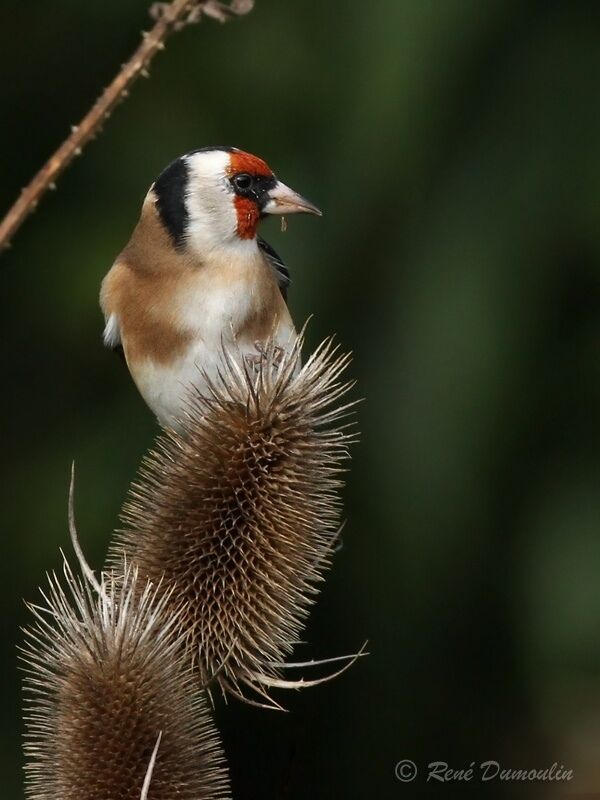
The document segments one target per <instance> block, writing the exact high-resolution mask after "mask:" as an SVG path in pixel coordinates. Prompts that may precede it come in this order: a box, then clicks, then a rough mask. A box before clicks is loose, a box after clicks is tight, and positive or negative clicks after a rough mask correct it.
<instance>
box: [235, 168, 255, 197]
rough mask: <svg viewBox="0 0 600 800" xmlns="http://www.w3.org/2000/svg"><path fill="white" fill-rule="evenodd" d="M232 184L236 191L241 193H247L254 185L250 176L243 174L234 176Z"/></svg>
mask: <svg viewBox="0 0 600 800" xmlns="http://www.w3.org/2000/svg"><path fill="white" fill-rule="evenodd" d="M233 183H234V185H235V188H236V189H239V190H240V191H241V192H247V191H248V190H249V189H251V188H252V185H253V184H254V178H253V177H252V175H248V174H247V173H245V172H243V173H241V174H240V175H236V176H235V178H234V179H233Z"/></svg>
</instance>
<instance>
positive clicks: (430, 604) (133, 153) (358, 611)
mask: <svg viewBox="0 0 600 800" xmlns="http://www.w3.org/2000/svg"><path fill="white" fill-rule="evenodd" d="M147 6H148V2H147V0H88V1H87V2H86V3H81V2H78V1H76V0H62V1H61V2H60V3H57V2H56V1H55V0H35V1H34V0H4V1H3V3H2V21H3V24H2V34H1V36H2V47H1V48H0V70H1V74H2V76H3V81H2V89H1V92H2V117H3V119H2V125H1V126H0V144H1V146H2V153H3V154H4V157H3V159H2V181H1V182H0V200H1V201H2V206H8V205H9V203H10V202H11V201H12V199H13V198H14V196H15V195H16V194H17V193H18V191H19V188H20V187H21V186H22V185H24V183H25V182H26V181H27V180H28V179H29V178H30V177H31V175H32V173H33V172H34V171H35V169H37V168H38V167H39V166H40V165H41V163H42V162H43V160H45V158H46V157H47V156H48V155H49V154H50V152H51V151H52V150H53V149H54V147H55V146H56V145H57V144H58V143H59V142H60V141H61V140H62V138H64V136H65V135H66V133H67V131H68V128H69V125H70V124H72V123H75V122H77V121H78V120H79V118H80V117H81V116H82V114H83V113H84V112H85V111H86V110H87V108H88V107H89V105H90V103H91V102H92V101H93V100H94V98H95V96H96V95H97V94H98V92H99V90H100V88H101V87H102V86H103V85H105V84H106V83H107V82H108V81H109V80H110V79H111V78H112V76H113V74H114V72H115V70H116V68H117V67H118V65H119V64H120V63H122V62H123V61H124V60H125V58H126V57H127V56H128V55H129V53H130V51H131V50H132V49H133V47H134V46H135V45H136V43H137V41H138V37H139V32H140V29H141V28H142V27H147V26H148V23H147ZM599 35H600V7H599V6H598V4H597V3H593V2H579V0H563V2H552V0H545V2H541V0H530V2H526V3H524V2H516V0H513V1H511V0H484V2H481V0H378V2H376V3H372V4H367V3H358V2H353V0H341V1H340V0H338V2H335V3H324V2H323V0H303V2H302V3H298V2H294V3H293V2H283V0H258V1H257V8H256V10H255V12H253V14H252V15H251V16H249V17H247V18H245V19H243V20H241V21H239V22H237V23H235V24H230V25H227V26H226V27H220V26H218V25H216V24H210V23H205V24H203V25H202V26H201V27H200V28H193V29H189V30H186V31H185V32H183V33H181V34H178V35H177V37H176V38H174V39H173V40H172V41H171V43H170V45H169V46H168V47H167V50H166V52H165V53H164V54H163V55H162V56H161V57H160V58H159V59H158V60H157V62H156V64H155V66H154V68H153V70H152V77H151V79H150V80H149V81H143V82H142V83H140V84H138V85H137V86H136V88H135V89H134V91H133V92H132V96H131V98H130V99H129V100H128V101H127V103H126V104H124V105H123V106H122V107H120V108H119V109H118V111H117V112H116V114H115V116H114V117H113V119H112V120H111V121H110V123H109V124H108V125H107V127H106V130H105V131H104V133H103V134H102V136H100V137H99V139H98V140H97V141H96V142H95V143H94V144H93V145H92V146H90V148H89V149H88V150H87V151H86V153H85V155H84V157H83V158H82V159H80V160H79V161H77V163H75V164H74V165H73V166H72V168H71V169H70V170H69V171H68V173H67V174H66V175H65V176H64V178H63V179H62V180H61V182H60V185H59V190H58V191H57V192H56V193H55V194H53V195H51V196H50V197H48V198H46V199H45V200H44V202H43V203H42V204H41V206H40V208H39V210H38V212H37V214H36V215H35V216H34V217H32V218H31V219H30V220H29V221H28V222H27V223H26V225H25V227H24V228H23V229H22V230H21V232H20V233H19V235H18V236H17V238H16V239H15V242H14V245H13V248H12V250H11V251H10V252H9V253H8V254H7V255H5V256H3V257H2V260H1V264H0V269H1V279H2V299H3V313H2V323H1V324H2V342H3V346H2V352H1V358H2V375H3V385H4V387H5V388H4V391H3V392H2V410H3V418H4V421H5V422H4V432H3V442H4V445H3V447H4V450H3V453H4V455H3V460H2V461H3V463H2V466H3V480H2V484H1V486H2V522H3V530H4V536H3V543H4V552H3V557H2V581H1V584H0V587H1V588H0V592H1V599H2V609H3V614H2V617H1V624H2V635H1V652H0V670H1V677H2V683H1V689H0V691H1V692H2V695H1V700H2V702H1V703H0V714H1V718H0V740H1V751H0V773H1V774H2V797H3V798H4V800H13V798H15V800H16V798H20V797H22V796H23V795H22V789H21V773H20V758H21V757H20V741H19V739H20V730H21V723H20V693H19V688H18V687H19V677H18V673H17V669H16V654H15V646H16V644H17V642H18V641H19V639H20V633H19V630H18V626H19V625H20V624H22V623H23V621H24V620H25V619H26V618H27V615H26V612H25V610H24V607H23V604H22V600H21V598H23V597H25V598H28V599H35V597H36V586H37V585H38V584H39V583H40V582H42V580H43V573H44V571H45V570H47V569H52V568H57V567H59V565H60V558H59V554H58V548H59V547H67V531H66V496H67V486H68V478H69V465H70V462H71V459H73V458H75V459H76V461H77V467H78V480H77V512H78V522H79V527H80V532H81V537H82V540H83V543H84V545H85V548H86V550H87V551H88V553H89V555H90V559H91V561H92V563H93V564H95V565H97V566H98V565H100V564H101V563H102V559H103V555H104V553H105V550H106V546H107V541H108V538H109V535H110V531H111V529H112V528H113V527H114V526H115V525H116V524H117V514H118V509H119V506H120V503H121V501H122V498H123V496H124V493H125V491H126V489H127V485H128V482H129V481H130V480H131V478H132V477H133V475H134V472H135V469H136V466H137V464H138V462H139V460H140V457H141V455H142V454H143V452H144V451H145V449H146V448H147V447H148V446H149V444H150V443H151V441H152V438H153V435H154V433H155V424H154V422H153V420H152V418H151V415H150V413H149V412H148V411H147V410H146V408H145V407H144V405H143V404H142V402H141V400H140V398H139V397H138V396H137V394H136V392H135V390H134V387H133V384H132V383H131V381H130V379H129V377H128V375H127V373H126V371H125V370H124V368H123V366H122V364H121V363H120V362H119V360H118V359H115V358H114V357H113V356H112V355H111V354H110V353H108V352H106V351H105V350H104V349H103V348H102V346H101V341H100V334H101V328H102V321H101V315H100V312H99V309H98V305H97V293H98V287H99V283H100V280H101V278H102V276H103V275H104V273H105V272H106V270H107V269H108V267H109V266H110V264H111V262H112V260H113V258H114V256H115V254H116V253H117V252H118V251H119V249H120V248H121V246H122V245H123V244H124V243H125V241H126V240H127V238H128V235H129V232H130V230H131V228H132V226H133V224H134V222H135V220H136V217H137V214H138V211H139V207H140V203H141V200H142V198H143V195H144V193H145V191H146V189H147V187H148V185H149V184H150V182H151V181H152V180H153V178H154V177H155V176H156V175H157V174H158V172H159V171H160V169H161V168H162V167H163V166H164V165H165V164H167V163H168V162H169V161H170V160H171V159H172V158H173V157H175V156H176V155H178V154H180V153H183V152H185V151H187V150H189V149H192V148H194V147H198V146H201V145H205V144H212V143H219V144H220V143H229V144H235V145H237V146H240V147H243V148H245V149H247V150H250V151H252V152H256V153H258V154H260V155H262V156H263V157H265V158H266V159H267V160H268V161H269V162H270V163H271V165H272V166H273V167H274V168H275V170H276V171H277V172H278V173H279V174H280V176H281V177H282V178H283V179H284V180H285V181H286V182H287V183H289V184H290V185H292V186H294V187H295V188H297V189H298V190H299V191H301V192H302V193H304V194H306V195H307V196H308V197H310V198H312V199H314V201H315V202H317V203H318V204H319V205H320V206H321V207H322V208H323V209H324V210H325V212H326V214H325V216H324V218H323V220H319V221H317V220H312V219H292V220H290V228H289V231H288V233H287V234H285V235H283V234H282V233H280V232H279V231H278V230H277V227H276V225H274V224H273V223H271V224H270V225H266V226H265V227H266V231H265V233H266V235H267V237H268V238H269V239H270V241H271V242H272V243H273V245H274V246H275V247H276V249H277V250H279V251H280V252H281V254H282V255H283V256H284V257H285V258H286V259H287V261H288V263H289V264H290V267H291V270H292V276H293V280H294V285H293V291H292V293H291V306H292V310H293V313H294V315H295V318H296V320H297V321H299V322H301V321H303V320H304V319H305V318H306V317H307V316H308V315H310V314H314V319H313V321H312V322H311V325H310V329H309V338H310V343H311V345H314V343H316V342H317V340H319V339H320V338H322V337H323V336H325V335H326V334H329V333H331V332H336V333H337V334H338V336H339V339H340V341H341V343H342V344H343V346H344V347H346V348H350V349H352V350H353V351H354V353H355V362H354V367H353V370H354V375H355V376H356V377H357V379H358V386H359V392H360V394H362V395H365V396H366V403H365V404H364V405H363V406H362V408H361V411H360V428H361V430H362V444H361V445H360V446H359V447H357V448H356V449H355V453H354V456H355V458H354V462H353V469H352V472H351V473H350V475H349V480H348V489H347V492H346V500H347V515H348V519H349V523H348V526H347V528H346V530H345V534H344V547H343V549H342V551H341V552H340V553H338V554H337V557H336V559H335V566H334V569H333V572H332V574H331V576H330V579H329V580H328V582H327V584H326V586H325V588H324V592H323V595H322V598H321V600H320V603H319V604H318V605H317V607H316V609H315V612H314V614H313V616H312V619H311V623H310V626H309V629H308V632H307V635H306V639H307V641H308V642H309V646H307V647H302V648H300V650H299V656H305V657H318V656H327V655H338V654H340V653H344V652H349V651H351V650H352V649H354V648H357V647H358V646H359V645H360V644H361V642H362V641H363V640H364V639H365V638H367V637H368V638H369V640H370V650H371V652H372V655H371V656H370V657H369V658H368V659H364V660H363V661H361V663H359V664H357V665H356V666H355V667H354V668H353V669H352V670H351V671H350V673H348V674H346V675H345V676H344V677H343V678H341V679H340V680H338V681H336V682H334V683H333V684H329V685H327V686H325V687H322V688H319V689H316V690H312V691H310V692H307V693H304V694H300V695H294V696H292V697H285V698H284V701H287V704H288V707H289V708H290V709H292V711H293V713H292V714H289V715H269V714H266V713H261V712H259V711H257V710H255V709H248V708H242V707H239V705H236V704H234V705H230V706H229V707H227V708H224V707H222V706H220V707H219V709H218V717H219V723H220V726H221V728H222V730H223V733H224V737H225V742H226V747H227V751H228V754H229V757H230V762H231V767H232V774H233V779H234V790H235V797H236V798H238V800H247V799H248V798H258V797H260V798H266V797H272V798H291V799H292V800H294V799H295V798H305V797H311V798H331V797H350V798H367V797H369V798H370V797H373V798H375V797H376V798H378V800H384V799H385V798H394V797H400V796H408V797H412V796H417V794H418V796H419V797H421V796H423V797H424V796H429V795H430V794H431V796H434V795H435V796H439V795H444V796H446V795H448V794H452V793H453V792H457V791H458V790H459V789H460V791H461V793H462V794H464V791H465V790H466V788H467V787H465V786H464V785H463V786H460V787H456V786H455V787H452V786H446V787H441V786H439V785H437V786H432V784H426V783H425V782H424V780H423V779H422V778H421V779H419V782H418V784H416V785H414V786H404V785H401V784H399V783H398V782H397V781H396V780H395V778H394V765H395V763H396V762H397V761H398V760H400V759H402V758H411V759H413V760H415V761H416V762H417V763H418V764H419V765H423V764H425V763H426V762H428V761H431V760H447V761H449V762H450V763H451V764H452V765H453V766H455V767H464V766H468V765H469V764H470V762H471V761H478V760H480V759H483V758H492V759H497V760H500V761H502V762H503V763H504V764H506V765H509V766H512V767H524V766H527V767H535V766H539V767H541V766H547V765H549V764H551V763H552V762H553V761H554V760H556V761H558V762H559V763H562V764H565V765H566V766H567V767H570V768H573V769H574V771H575V774H576V781H577V788H581V789H582V790H583V789H586V790H587V791H593V790H595V791H598V790H600V767H599V766H598V758H597V752H598V747H599V746H600V580H599V579H598V575H599V573H600V491H599V478H600V424H599V420H600V412H599V400H600V202H599V198H600V149H599V147H598V142H599V141H600V113H599V107H598V78H599V76H600V47H599V46H598V42H599ZM470 788H472V789H473V790H474V795H475V796H478V797H482V796H486V797H500V796H502V797H504V796H506V797H517V796H536V797H537V796H540V797H550V796H552V797H554V796H556V795H555V794H553V792H554V791H555V789H554V788H553V787H550V786H543V785H538V786H537V787H534V786H528V787H518V786H515V785H500V784H494V785H491V784H490V785H487V786H481V785H479V786H477V787H470ZM562 788H564V787H558V791H559V795H558V796H562V795H561V794H560V791H561V789H562ZM569 788H572V787H571V786H569ZM413 792H414V793H415V794H413Z"/></svg>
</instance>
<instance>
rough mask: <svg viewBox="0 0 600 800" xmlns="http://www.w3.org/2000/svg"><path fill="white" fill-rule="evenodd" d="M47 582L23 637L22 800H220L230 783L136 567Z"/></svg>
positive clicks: (192, 679) (160, 601)
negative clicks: (91, 579) (95, 579)
mask: <svg viewBox="0 0 600 800" xmlns="http://www.w3.org/2000/svg"><path fill="white" fill-rule="evenodd" d="M64 574H65V578H66V585H67V589H66V591H65V589H64V588H63V586H62V584H61V582H60V581H59V580H58V579H57V578H56V576H52V577H51V578H50V582H49V583H50V585H49V590H48V591H47V592H43V593H42V594H43V596H44V600H45V604H44V605H43V606H30V608H31V610H32V612H33V613H34V615H35V622H34V623H32V624H31V625H30V626H29V627H28V628H27V629H26V631H25V633H26V644H25V646H24V647H23V648H22V653H23V655H22V659H23V661H24V662H25V673H26V678H25V695H26V701H25V703H26V707H25V722H26V736H25V754H26V757H27V764H26V767H25V770H26V775H27V780H26V794H27V797H28V798H30V800H59V798H60V800H173V798H175V797H177V798H181V800H185V799H186V798H187V800H218V799H220V798H228V797H229V796H230V795H229V790H228V778H227V773H226V770H225V767H224V760H223V755H222V752H221V747H220V744H219V741H218V738H217V734H216V732H215V729H214V727H213V725H212V723H211V721H210V719H209V717H208V714H207V709H206V702H205V698H204V697H203V696H202V694H201V693H200V691H199V690H198V687H197V677H196V676H194V675H193V674H192V673H191V670H190V665H189V659H183V658H182V649H181V641H180V640H179V638H178V634H177V631H176V622H177V620H176V617H175V616H173V617H171V618H170V619H169V620H166V619H165V614H164V610H165V604H166V603H167V602H168V597H167V595H165V594H160V596H158V595H157V592H156V590H155V589H153V588H151V587H150V586H149V585H147V584H146V583H144V585H143V586H141V584H140V582H139V580H138V577H137V571H136V570H134V569H131V568H130V567H127V566H126V567H125V570H124V573H123V574H121V575H120V576H119V577H114V576H113V575H110V574H109V575H106V574H105V575H103V577H102V581H101V583H100V587H99V588H100V592H99V593H98V594H96V592H95V590H94V589H93V588H92V587H91V586H90V585H89V584H88V583H87V582H86V581H83V580H81V579H79V578H77V577H75V576H74V575H73V573H72V572H71V570H70V568H69V567H68V565H67V564H66V562H65V568H64Z"/></svg>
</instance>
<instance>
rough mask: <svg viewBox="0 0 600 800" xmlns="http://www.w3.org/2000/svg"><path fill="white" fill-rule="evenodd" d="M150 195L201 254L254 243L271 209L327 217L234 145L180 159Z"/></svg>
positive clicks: (173, 231)
mask: <svg viewBox="0 0 600 800" xmlns="http://www.w3.org/2000/svg"><path fill="white" fill-rule="evenodd" d="M150 198H152V199H153V200H154V203H155V205H156V209H157V211H158V215H159V218H160V220H161V222H162V224H163V226H164V227H165V228H166V230H167V232H168V233H169V235H170V237H171V239H172V240H173V242H174V244H175V246H176V247H177V248H178V249H191V250H194V251H195V252H196V253H198V254H199V255H206V254H208V253H210V252H211V251H213V250H215V249H219V248H222V247H231V246H243V243H246V244H247V243H248V242H254V240H255V239H256V232H257V227H258V224H259V222H260V220H261V218H262V217H264V216H265V215H267V214H298V213H306V214H316V215H318V216H321V212H320V211H319V209H318V208H317V207H316V206H314V205H313V204H312V203H310V202H309V201H308V200H306V199H305V198H304V197H302V196H301V195H299V194H297V193H296V192H294V191H293V190H292V189H290V188H289V187H288V186H286V185H285V184H284V183H282V182H281V181H279V180H278V179H277V178H276V177H275V175H274V174H273V172H272V170H271V169H270V167H269V166H268V165H267V164H266V163H265V162H264V161H263V160H262V159H261V158H258V157H257V156H253V155H251V154H250V153H245V152H244V151H242V150H238V149H236V148H234V147H211V148H202V149H200V150H194V151H192V152H191V153H187V154H186V155H184V156H181V157H180V158H178V159H176V160H175V161H174V162H173V163H172V164H170V165H169V166H168V167H167V168H166V169H165V170H164V171H163V172H162V173H161V175H160V176H159V177H158V178H157V180H156V181H155V183H154V184H153V186H152V187H151V190H150Z"/></svg>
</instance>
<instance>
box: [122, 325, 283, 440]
mask: <svg viewBox="0 0 600 800" xmlns="http://www.w3.org/2000/svg"><path fill="white" fill-rule="evenodd" d="M295 340H296V331H295V329H294V327H293V325H292V324H291V321H290V323H289V324H288V325H285V326H284V325H280V326H279V328H278V329H277V331H276V332H275V334H274V337H273V342H274V345H275V346H277V347H279V348H281V349H282V350H284V351H289V349H290V347H292V346H293V344H294V342H295ZM258 344H259V347H257V346H256V343H255V342H246V341H243V342H234V341H233V339H232V338H229V341H223V342H222V341H221V340H214V341H212V342H209V343H207V342H205V341H204V340H203V339H199V340H197V341H196V342H195V343H193V344H192V345H190V347H189V348H188V350H187V352H186V353H185V355H183V356H181V357H180V358H178V359H177V360H176V361H174V362H172V363H171V364H169V365H168V366H167V365H162V364H159V363H156V362H153V361H150V360H146V361H145V362H144V363H143V364H142V365H138V366H137V367H136V370H135V374H134V375H133V377H134V380H135V382H136V384H137V386H138V389H139V390H140V393H141V395H142V397H143V398H144V400H145V401H146V403H147V404H148V406H149V407H150V408H151V409H152V411H153V412H154V413H155V414H156V416H157V418H158V421H159V422H160V424H161V425H162V426H163V427H165V428H174V429H175V430H181V428H182V424H181V420H182V419H183V418H184V417H185V414H186V410H187V409H188V408H189V402H190V397H191V395H193V394H194V393H200V394H201V395H204V396H206V395H207V394H208V393H209V391H208V381H212V382H214V383H217V384H218V379H219V371H220V372H221V373H222V372H223V369H222V366H223V357H222V353H223V348H225V349H226V351H227V353H228V354H229V355H230V357H231V358H233V359H234V360H235V361H236V362H237V363H239V364H241V365H245V366H247V367H249V368H250V370H251V371H252V369H257V368H258V363H259V362H260V357H261V351H260V344H261V343H258ZM254 364H256V365H257V366H256V367H255V366H253V365H254Z"/></svg>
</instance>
